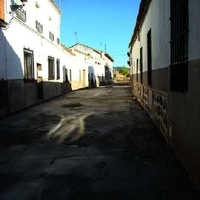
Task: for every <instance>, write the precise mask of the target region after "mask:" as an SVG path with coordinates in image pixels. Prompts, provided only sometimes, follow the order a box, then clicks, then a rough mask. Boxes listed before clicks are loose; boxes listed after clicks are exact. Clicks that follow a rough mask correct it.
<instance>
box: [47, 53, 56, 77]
mask: <svg viewBox="0 0 200 200" xmlns="http://www.w3.org/2000/svg"><path fill="white" fill-rule="evenodd" d="M48 70H49V71H48V73H49V74H48V77H49V80H53V79H54V71H55V70H54V58H53V57H50V56H49V57H48Z"/></svg>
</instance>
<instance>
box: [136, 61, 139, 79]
mask: <svg viewBox="0 0 200 200" xmlns="http://www.w3.org/2000/svg"><path fill="white" fill-rule="evenodd" d="M138 63H139V62H138V59H137V61H136V81H137V82H138Z"/></svg>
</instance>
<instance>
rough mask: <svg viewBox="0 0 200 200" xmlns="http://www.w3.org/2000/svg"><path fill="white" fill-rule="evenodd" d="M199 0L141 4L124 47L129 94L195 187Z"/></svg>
mask: <svg viewBox="0 0 200 200" xmlns="http://www.w3.org/2000/svg"><path fill="white" fill-rule="evenodd" d="M199 9H200V1H199V0H192V1H189V0H180V1H173V0H171V1H170V0H168V1H166V0H142V1H141V4H140V8H139V13H138V17H137V21H136V25H135V29H134V31H133V35H132V38H131V41H130V43H129V53H128V55H129V63H130V74H131V89H132V92H133V94H134V96H135V98H136V99H137V100H138V101H139V102H140V104H141V105H142V106H143V107H144V109H145V110H146V111H147V112H148V114H149V116H150V118H151V119H152V121H153V122H154V123H155V124H156V125H157V126H158V128H159V129H160V131H161V133H162V134H163V136H164V137H165V139H166V141H167V142H168V143H169V144H170V145H171V147H172V148H173V150H174V152H175V153H176V156H177V157H178V159H179V160H180V161H181V163H182V165H183V166H184V167H185V169H186V170H187V172H188V173H189V174H190V176H191V177H192V178H193V180H194V181H195V183H196V185H197V186H198V188H200V134H199V133H200V131H199V130H200V123H199V121H200V112H199V108H200V67H199V66H200V37H199V35H200V30H199V28H198V24H199V20H200V12H199Z"/></svg>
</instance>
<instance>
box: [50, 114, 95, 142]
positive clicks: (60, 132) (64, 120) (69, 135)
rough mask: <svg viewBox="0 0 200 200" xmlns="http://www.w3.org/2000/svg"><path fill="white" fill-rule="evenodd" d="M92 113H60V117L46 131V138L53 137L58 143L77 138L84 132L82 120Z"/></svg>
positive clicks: (73, 140) (72, 140)
mask: <svg viewBox="0 0 200 200" xmlns="http://www.w3.org/2000/svg"><path fill="white" fill-rule="evenodd" d="M91 115H93V112H90V113H77V114H74V115H70V116H63V115H61V116H60V117H61V119H60V121H59V122H58V124H56V125H55V126H54V127H53V128H52V129H50V130H49V132H48V133H47V139H54V140H55V141H56V142H57V143H58V144H62V143H63V142H64V141H65V140H67V139H68V141H69V142H75V141H77V140H79V139H80V138H81V137H83V135H84V134H85V122H84V120H85V119H86V118H87V117H89V116H91Z"/></svg>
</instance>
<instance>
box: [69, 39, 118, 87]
mask: <svg viewBox="0 0 200 200" xmlns="http://www.w3.org/2000/svg"><path fill="white" fill-rule="evenodd" d="M69 49H70V50H72V51H73V52H79V53H82V54H83V55H84V56H85V57H84V59H85V63H86V65H87V66H86V71H87V73H88V82H89V86H92V87H94V86H95V87H96V86H99V85H102V84H106V83H109V81H111V80H112V77H113V66H112V65H113V62H114V59H113V58H112V57H111V56H110V55H109V54H108V53H107V52H104V51H101V50H98V49H95V48H93V47H89V46H87V45H84V44H80V43H77V44H75V45H73V46H71V47H69Z"/></svg>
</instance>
